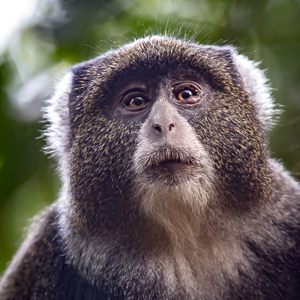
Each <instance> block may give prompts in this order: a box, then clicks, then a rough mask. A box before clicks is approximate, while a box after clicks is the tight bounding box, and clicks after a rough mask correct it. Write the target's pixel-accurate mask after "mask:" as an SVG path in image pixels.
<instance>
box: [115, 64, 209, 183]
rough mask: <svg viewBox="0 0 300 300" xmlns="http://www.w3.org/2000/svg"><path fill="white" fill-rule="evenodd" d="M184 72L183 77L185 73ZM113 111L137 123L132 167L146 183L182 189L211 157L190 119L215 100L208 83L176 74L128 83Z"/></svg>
mask: <svg viewBox="0 0 300 300" xmlns="http://www.w3.org/2000/svg"><path fill="white" fill-rule="evenodd" d="M182 74H183V75H182ZM116 95H117V96H116V99H115V108H114V109H115V111H116V113H117V114H118V115H119V116H120V117H121V118H124V119H129V120H132V122H134V123H136V124H139V125H140V129H139V130H138V136H137V141H138V144H137V146H136V150H135V153H134V157H133V163H134V164H133V166H134V171H135V174H136V176H137V177H138V178H139V179H140V177H142V178H143V179H144V180H145V184H147V185H151V184H152V183H155V182H159V183H161V184H165V185H170V186H172V185H178V184H181V183H183V182H185V181H187V180H196V181H197V178H199V177H200V176H201V174H202V173H205V172H206V171H207V169H206V170H205V171H204V169H205V167H204V161H205V163H207V157H208V156H207V155H206V154H205V151H204V149H203V146H202V145H201V143H200V142H199V141H198V139H197V135H196V133H195V132H194V130H193V128H192V126H191V125H190V124H189V123H188V119H189V118H190V117H191V116H194V115H195V114H196V112H198V111H200V110H202V109H204V107H205V106H206V105H207V102H208V101H209V100H210V99H209V98H211V91H210V87H209V85H208V83H207V82H205V81H204V80H203V79H201V78H199V77H198V76H197V75H196V74H195V73H193V72H188V71H187V70H176V71H173V72H169V73H168V74H163V75H160V76H157V77H156V78H144V79H143V78H142V76H141V78H140V79H139V80H136V79H129V80H127V82H125V83H124V84H122V87H121V88H120V89H118V91H117V93H116Z"/></svg>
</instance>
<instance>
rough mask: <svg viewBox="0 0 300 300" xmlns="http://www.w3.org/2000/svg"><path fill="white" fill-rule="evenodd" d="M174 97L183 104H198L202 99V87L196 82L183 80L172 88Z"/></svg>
mask: <svg viewBox="0 0 300 300" xmlns="http://www.w3.org/2000/svg"><path fill="white" fill-rule="evenodd" d="M172 91H173V95H174V98H175V99H176V100H179V102H178V103H182V104H196V103H198V102H200V101H201V87H200V86H199V84H197V83H194V82H183V83H180V84H178V85H175V86H174V87H173V89H172Z"/></svg>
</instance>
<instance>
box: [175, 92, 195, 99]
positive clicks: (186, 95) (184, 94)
mask: <svg viewBox="0 0 300 300" xmlns="http://www.w3.org/2000/svg"><path fill="white" fill-rule="evenodd" d="M191 96H193V92H192V91H191V90H183V91H181V92H180V93H179V94H178V99H179V100H181V101H183V100H186V99H188V98H189V97H191Z"/></svg>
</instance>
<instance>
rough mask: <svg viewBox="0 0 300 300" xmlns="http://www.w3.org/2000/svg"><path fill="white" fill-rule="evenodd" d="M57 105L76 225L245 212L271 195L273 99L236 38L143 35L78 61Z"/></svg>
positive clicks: (57, 144)
mask: <svg viewBox="0 0 300 300" xmlns="http://www.w3.org/2000/svg"><path fill="white" fill-rule="evenodd" d="M50 103H51V104H50V106H49V107H48V109H47V117H48V119H49V121H50V124H51V125H50V127H49V131H48V140H49V145H50V148H51V149H53V150H54V152H55V154H56V155H57V157H58V160H59V164H60V170H61V174H62V180H63V184H64V186H63V194H64V195H67V196H63V198H67V199H64V201H65V202H67V203H68V206H67V207H68V209H71V210H72V212H73V213H74V214H78V216H80V218H78V222H79V223H80V226H83V227H85V226H88V227H89V228H90V229H91V230H95V228H96V227H97V226H98V225H99V224H100V223H101V227H102V228H103V227H105V228H106V229H109V228H111V229H113V228H117V227H118V228H119V227H120V226H121V225H122V226H123V225H124V224H123V223H124V220H125V219H128V220H129V219H131V220H138V219H140V218H141V216H142V215H143V214H145V215H146V216H147V215H148V216H151V217H153V216H154V218H155V216H157V215H158V214H164V213H167V212H168V211H169V210H170V209H174V207H177V209H178V210H179V211H185V210H187V211H188V210H190V211H191V212H193V213H195V214H197V215H198V216H199V215H201V211H202V212H203V210H205V208H206V207H210V209H212V210H214V209H215V210H218V211H222V212H223V213H225V212H227V213H230V212H231V211H240V212H242V211H247V210H249V209H250V208H251V207H252V206H253V205H258V204H259V203H261V202H262V201H264V200H265V199H267V198H268V196H269V193H270V190H269V189H270V188H269V185H270V180H271V178H270V175H269V166H268V151H267V148H266V143H265V134H264V131H265V129H266V128H267V127H268V125H269V123H270V120H271V117H272V116H271V114H272V110H273V102H272V99H271V97H270V92H269V88H268V86H267V85H266V79H265V77H264V75H263V72H262V71H260V70H258V69H257V68H256V64H254V63H253V62H251V61H249V60H248V59H247V58H246V57H244V56H242V55H238V54H237V52H236V50H235V49H234V48H233V47H230V46H224V47H217V46H203V45H196V44H193V43H188V42H186V41H182V40H177V39H174V38H170V37H165V36H153V37H147V38H144V39H140V40H137V41H135V42H133V43H131V44H128V45H125V46H123V47H121V48H119V49H117V50H113V51H109V52H107V53H106V54H103V55H101V56H99V57H97V58H95V59H93V60H90V61H87V62H84V63H81V64H79V65H77V66H75V67H73V68H71V70H70V72H69V74H67V75H66V76H65V78H64V79H63V81H62V82H61V83H60V85H59V86H58V89H57V92H56V94H55V95H54V97H53V98H52V100H51V101H50ZM64 191H65V192H64ZM162 218H164V216H162ZM128 224H130V225H128V226H132V222H128ZM99 226H100V225H99Z"/></svg>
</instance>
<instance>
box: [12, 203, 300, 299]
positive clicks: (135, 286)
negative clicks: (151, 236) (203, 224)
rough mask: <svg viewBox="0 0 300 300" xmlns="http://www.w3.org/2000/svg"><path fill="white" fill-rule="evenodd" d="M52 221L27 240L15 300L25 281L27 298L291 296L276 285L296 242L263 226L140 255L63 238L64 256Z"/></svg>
mask: <svg viewBox="0 0 300 300" xmlns="http://www.w3.org/2000/svg"><path fill="white" fill-rule="evenodd" d="M57 220H58V218H57V213H56V209H55V208H54V209H52V210H50V211H49V212H48V214H47V215H46V216H45V217H44V220H43V221H42V223H43V224H42V226H41V227H40V231H39V232H36V233H35V234H34V235H33V238H34V240H35V242H34V247H32V248H31V251H29V252H28V253H27V254H26V256H25V259H24V260H23V265H22V272H21V274H20V276H21V277H22V278H24V279H23V281H22V284H19V283H18V281H16V285H17V288H18V289H20V293H19V294H20V298H14V299H23V298H22V296H21V295H22V292H23V290H22V289H23V288H24V289H26V292H28V290H27V289H28V286H27V285H28V284H30V283H29V282H28V283H27V279H28V278H30V279H31V280H32V278H33V277H36V278H37V280H36V281H34V284H33V285H32V284H31V285H30V290H31V291H30V294H31V295H32V297H31V299H87V300H91V299H297V298H296V295H297V292H298V291H299V286H298V287H297V284H298V282H297V279H295V278H296V277H295V278H292V277H291V279H290V280H289V282H288V284H285V285H281V284H279V285H278V284H277V283H278V282H284V281H285V274H296V273H297V261H296V260H293V259H292V257H293V256H295V244H294V243H292V242H291V240H290V239H289V238H288V237H287V236H283V235H278V233H276V230H275V229H274V230H273V232H272V230H271V231H270V228H268V232H269V233H268V236H267V233H266V232H258V231H257V229H255V228H254V230H253V228H252V229H249V230H248V232H246V231H244V233H245V235H248V236H247V237H246V236H244V239H242V237H239V242H237V237H234V234H232V235H231V238H230V236H227V238H228V237H229V240H226V241H225V240H223V241H222V235H219V236H217V237H216V239H217V240H218V242H216V241H215V242H212V241H209V240H205V239H204V238H201V239H199V243H198V244H194V242H195V241H193V239H192V238H191V237H189V239H190V240H187V239H186V240H185V241H184V240H182V241H181V242H185V245H184V246H182V248H181V249H180V248H178V247H177V248H176V247H175V245H174V246H173V247H170V248H169V250H167V251H166V247H165V246H166V245H164V247H163V249H162V248H161V249H160V248H159V247H152V251H151V250H148V251H147V250H146V249H142V248H139V249H140V250H141V251H139V250H136V249H138V247H136V248H135V249H130V248H128V247H127V245H122V243H118V242H114V241H113V240H112V239H111V240H110V239H102V240H101V238H100V239H98V241H95V240H92V239H89V238H87V236H85V238H84V239H82V240H80V238H78V236H77V238H75V239H74V236H73V237H71V236H70V237H69V238H70V240H72V241H73V242H74V245H70V244H69V246H71V247H73V248H72V252H70V251H68V249H66V248H65V247H62V245H65V241H62V237H61V234H60V233H59V229H58V224H57ZM240 225H241V226H242V224H240ZM248 225H249V227H251V226H254V227H255V222H252V223H249V224H248ZM239 231H241V228H239ZM255 232H256V233H257V234H258V236H255ZM273 233H275V234H276V236H273V237H272V234H273ZM264 235H265V236H264ZM198 238H199V237H198ZM49 241H51V242H50V243H49ZM87 241H88V242H87ZM200 241H201V242H200ZM202 243H203V244H202ZM75 244H76V246H77V248H76V249H77V250H76V251H75V252H74V246H75ZM169 246H170V245H169ZM196 247H197V248H196ZM35 249H38V252H35ZM145 250H146V251H145ZM278 252H280V254H279V253H278ZM38 257H40V258H39V259H38ZM289 260H290V261H289ZM49 270H50V271H49ZM45 272H46V273H47V274H48V275H47V277H45V279H43V280H38V278H39V277H41V276H43V275H42V274H44V273H45ZM49 272H50V273H49ZM275 279H276V283H275V284H274V280H275ZM299 292H300V291H299ZM285 297H286V298H285ZM8 299H9V298H8Z"/></svg>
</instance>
